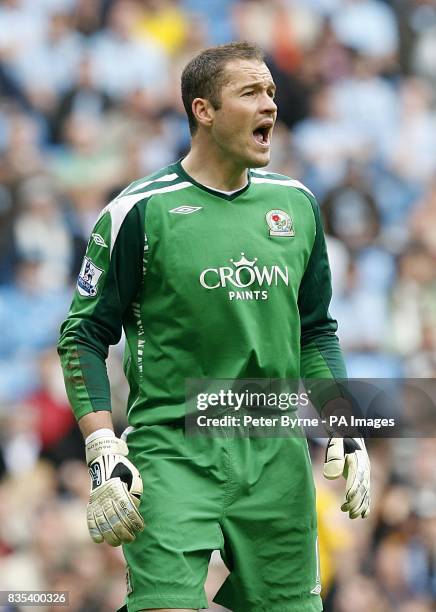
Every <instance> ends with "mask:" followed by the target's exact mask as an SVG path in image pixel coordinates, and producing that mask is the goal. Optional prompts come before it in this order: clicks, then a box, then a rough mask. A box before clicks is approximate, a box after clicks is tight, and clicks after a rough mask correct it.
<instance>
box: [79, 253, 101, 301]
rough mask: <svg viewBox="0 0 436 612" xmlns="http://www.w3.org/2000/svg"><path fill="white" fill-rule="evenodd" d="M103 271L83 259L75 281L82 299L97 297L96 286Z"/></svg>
mask: <svg viewBox="0 0 436 612" xmlns="http://www.w3.org/2000/svg"><path fill="white" fill-rule="evenodd" d="M102 274H103V270H102V269H101V268H98V267H97V266H96V265H95V264H94V263H92V261H91V260H90V259H89V258H88V257H85V258H84V259H83V264H82V267H81V269H80V272H79V278H78V279H77V290H78V292H79V293H80V295H83V297H95V296H96V295H97V284H98V281H99V279H100V276H101V275H102Z"/></svg>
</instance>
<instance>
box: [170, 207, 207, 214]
mask: <svg viewBox="0 0 436 612" xmlns="http://www.w3.org/2000/svg"><path fill="white" fill-rule="evenodd" d="M202 208H203V207H202V206H187V205H186V206H178V207H177V208H172V209H171V210H170V211H169V212H170V213H175V214H177V215H190V214H191V213H194V212H197V210H201V209H202Z"/></svg>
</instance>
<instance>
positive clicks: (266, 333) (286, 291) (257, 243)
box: [58, 162, 345, 426]
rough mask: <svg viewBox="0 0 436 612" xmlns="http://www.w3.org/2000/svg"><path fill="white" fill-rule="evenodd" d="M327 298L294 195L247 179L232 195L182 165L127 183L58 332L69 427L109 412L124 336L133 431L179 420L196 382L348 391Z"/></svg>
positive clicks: (323, 264) (316, 246)
mask: <svg viewBox="0 0 436 612" xmlns="http://www.w3.org/2000/svg"><path fill="white" fill-rule="evenodd" d="M330 298H331V280H330V270H329V264H328V259H327V253H326V246H325V240H324V234H323V230H322V225H321V221H320V214H319V208H318V205H317V203H316V201H315V198H314V197H313V195H312V193H311V192H310V191H309V190H308V189H307V188H306V187H304V185H302V184H301V183H299V182H298V181H295V180H292V179H290V178H288V177H286V176H283V175H279V174H274V173H271V172H266V171H263V170H250V171H249V172H248V183H247V185H246V187H244V188H243V189H241V190H239V191H237V192H235V193H233V194H230V195H229V194H225V193H222V192H219V191H215V190H213V189H210V188H208V187H205V186H203V185H200V184H199V183H197V182H196V181H195V180H194V179H192V178H191V177H190V176H188V175H187V174H186V172H185V171H184V169H183V168H182V166H181V164H180V162H178V163H176V164H173V165H170V166H168V167H166V168H164V169H163V170H161V171H159V172H157V173H155V174H153V175H152V176H150V177H146V178H144V179H140V180H138V181H135V182H134V183H132V184H131V185H130V186H129V187H127V189H125V190H124V191H123V192H122V193H121V194H120V195H119V196H118V197H117V198H115V200H113V201H112V202H111V203H110V204H109V205H108V206H106V208H105V209H104V210H103V211H102V212H101V214H100V216H99V218H98V220H97V222H96V224H95V227H94V230H93V233H92V235H91V237H90V240H89V243H88V247H87V251H86V254H85V257H84V260H83V264H82V267H81V270H80V273H79V277H78V281H77V288H76V291H75V295H74V299H73V302H72V305H71V309H70V312H69V314H68V318H67V320H66V321H65V322H64V323H63V325H62V328H61V336H60V340H59V347H58V350H59V354H60V356H61V362H62V367H63V371H64V376H65V381H66V387H67V392H68V396H69V399H70V402H71V405H72V407H73V410H74V412H75V415H76V417H77V419H79V418H81V417H82V416H84V415H85V414H87V413H89V412H93V411H98V410H110V405H111V404H110V387H109V381H108V376H107V372H106V366H105V360H106V358H107V354H108V347H109V345H111V344H116V343H117V342H118V341H119V340H120V337H121V332H122V329H124V332H125V338H126V343H125V356H124V370H125V373H126V377H127V380H128V382H129V386H130V394H129V400H128V420H129V423H130V424H131V425H133V426H137V425H141V424H160V423H172V422H175V421H178V420H179V419H181V418H182V417H183V416H184V414H185V382H186V380H187V379H190V378H197V379H199V378H200V379H201V378H216V379H222V378H227V379H242V378H243V379H247V378H274V379H277V378H278V379H283V378H299V377H304V378H307V377H314V378H315V377H320V378H325V377H327V378H330V377H334V378H337V377H343V376H345V371H344V364H343V359H342V355H341V351H340V348H339V343H338V339H337V336H336V328H337V326H336V322H335V321H334V320H333V319H332V318H331V317H330V315H329V313H328V306H329V302H330Z"/></svg>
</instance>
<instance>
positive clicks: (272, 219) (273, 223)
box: [266, 208, 295, 236]
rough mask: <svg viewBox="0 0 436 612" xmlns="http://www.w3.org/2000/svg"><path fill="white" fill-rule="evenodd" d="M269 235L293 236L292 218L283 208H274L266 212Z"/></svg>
mask: <svg viewBox="0 0 436 612" xmlns="http://www.w3.org/2000/svg"><path fill="white" fill-rule="evenodd" d="M266 222H267V223H268V227H269V235H270V236H295V232H294V228H293V224H292V219H291V217H290V216H289V215H288V213H286V212H285V211H284V210H280V209H279V208H275V209H274V210H269V211H268V212H267V213H266Z"/></svg>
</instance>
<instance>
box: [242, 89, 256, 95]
mask: <svg viewBox="0 0 436 612" xmlns="http://www.w3.org/2000/svg"><path fill="white" fill-rule="evenodd" d="M253 94H254V90H252V89H250V91H246V92H245V93H243V94H242V95H243V96H252V95H253Z"/></svg>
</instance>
